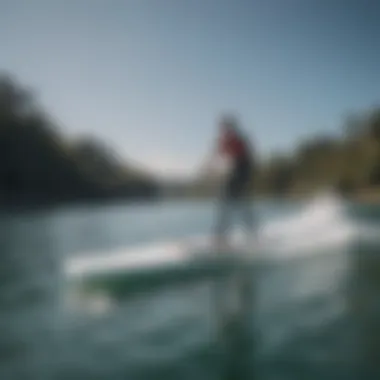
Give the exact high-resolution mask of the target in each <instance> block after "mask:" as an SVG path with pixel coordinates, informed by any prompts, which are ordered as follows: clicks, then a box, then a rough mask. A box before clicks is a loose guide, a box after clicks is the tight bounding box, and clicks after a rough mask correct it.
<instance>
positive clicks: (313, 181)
mask: <svg viewBox="0 0 380 380" xmlns="http://www.w3.org/2000/svg"><path fill="white" fill-rule="evenodd" d="M338 132H339V133H338V134H337V136H335V137H333V136H328V135H324V136H315V137H313V138H310V139H309V140H306V141H302V142H300V143H299V145H298V146H296V147H295V149H294V150H293V151H292V152H291V153H290V154H288V155H274V156H273V157H272V158H271V159H270V160H268V161H267V162H265V163H263V164H262V165H260V166H259V168H258V171H257V175H256V179H255V186H254V188H255V189H256V191H257V192H259V193H260V192H263V193H270V194H279V195H286V194H298V193H306V194H307V193H310V192H313V191H315V190H318V189H323V188H330V189H334V190H336V191H338V192H340V193H341V194H343V195H352V194H355V193H356V192H359V191H361V190H363V189H364V190H365V189H373V188H377V187H378V186H379V185H380V108H377V107H373V108H370V109H367V110H364V111H362V112H358V113H356V114H352V115H350V116H349V117H347V119H346V120H345V122H344V123H343V125H342V126H341V127H340V130H338Z"/></svg>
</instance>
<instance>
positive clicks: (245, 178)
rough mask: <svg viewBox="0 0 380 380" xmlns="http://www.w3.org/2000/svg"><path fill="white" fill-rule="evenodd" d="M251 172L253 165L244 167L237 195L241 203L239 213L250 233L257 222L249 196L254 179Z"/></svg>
mask: <svg viewBox="0 0 380 380" xmlns="http://www.w3.org/2000/svg"><path fill="white" fill-rule="evenodd" d="M251 171H252V169H251V165H249V164H248V163H247V164H245V165H242V168H241V171H240V176H239V181H238V186H237V194H236V197H237V198H238V203H239V212H240V215H241V217H242V221H243V223H244V225H245V227H246V228H247V230H248V231H253V229H254V222H255V221H254V215H253V211H252V207H251V204H250V203H251V202H250V194H249V189H250V182H251V179H252V173H251Z"/></svg>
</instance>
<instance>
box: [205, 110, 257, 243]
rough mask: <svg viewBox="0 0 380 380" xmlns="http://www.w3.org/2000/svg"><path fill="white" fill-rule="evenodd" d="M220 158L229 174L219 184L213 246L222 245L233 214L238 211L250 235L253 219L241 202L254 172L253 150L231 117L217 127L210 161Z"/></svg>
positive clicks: (247, 206) (226, 117)
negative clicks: (227, 167)
mask: <svg viewBox="0 0 380 380" xmlns="http://www.w3.org/2000/svg"><path fill="white" fill-rule="evenodd" d="M215 156H219V157H220V156H222V157H225V158H227V159H228V162H229V172H228V175H227V178H226V181H225V183H224V184H223V188H222V194H221V204H220V209H219V215H218V218H217V224H216V231H215V232H216V238H217V244H218V246H220V247H223V246H224V245H225V244H226V242H227V241H226V233H227V230H228V228H229V227H230V223H231V217H232V213H233V211H235V210H236V209H238V210H239V211H240V213H241V215H242V216H243V219H244V221H245V224H246V226H247V227H248V228H249V229H250V230H252V231H253V215H252V212H251V208H250V206H249V203H248V202H243V201H244V199H245V197H246V196H247V195H248V191H249V188H250V184H251V181H252V175H253V170H254V155H253V150H252V147H251V145H250V142H249V141H248V139H247V137H246V136H244V135H243V133H242V132H241V130H240V127H239V123H238V121H237V120H236V119H235V118H234V117H232V116H225V117H223V118H222V119H221V121H220V124H219V138H218V141H217V146H216V149H215V150H214V152H213V155H212V159H213V158H215Z"/></svg>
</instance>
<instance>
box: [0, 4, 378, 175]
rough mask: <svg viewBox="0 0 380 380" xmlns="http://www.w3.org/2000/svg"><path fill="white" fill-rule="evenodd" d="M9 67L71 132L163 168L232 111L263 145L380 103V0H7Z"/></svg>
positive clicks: (179, 165)
mask: <svg viewBox="0 0 380 380" xmlns="http://www.w3.org/2000/svg"><path fill="white" fill-rule="evenodd" d="M0 10H1V11H0V46H1V55H0V68H1V69H5V70H7V71H10V72H12V73H14V74H15V75H16V76H17V77H18V79H19V80H20V81H21V82H22V83H25V84H27V85H31V86H33V87H34V88H35V89H36V90H37V91H38V94H39V96H40V100H41V102H42V103H43V104H44V105H45V106H46V108H47V109H48V110H49V111H50V112H51V114H52V115H53V116H54V117H55V118H56V119H57V120H58V122H59V125H60V126H61V128H62V130H63V132H64V133H65V134H68V135H69V136H77V135H83V134H91V135H95V136H97V137H98V138H100V139H102V140H104V141H105V142H106V143H108V144H110V145H112V146H113V147H115V149H116V150H117V151H118V152H119V153H120V155H121V156H123V157H125V158H127V159H131V160H133V161H136V162H138V163H141V164H143V165H145V166H147V167H149V168H152V169H153V170H156V171H158V173H160V174H162V175H166V176H171V175H175V174H182V175H186V174H191V173H192V172H194V170H196V169H197V167H198V165H199V163H200V162H201V160H202V158H203V157H204V156H205V155H206V153H207V149H208V148H209V146H210V144H211V143H212V139H213V137H214V134H215V132H216V129H215V122H216V120H217V118H218V116H219V115H220V114H221V113H223V112H224V111H233V112H236V113H237V114H238V115H240V117H241V120H242V123H243V126H244V128H245V130H246V131H247V132H248V134H249V135H250V136H251V137H252V138H253V139H254V140H255V141H256V143H257V146H258V150H259V151H260V153H261V154H263V155H266V154H268V153H270V152H272V151H274V150H288V149H290V148H291V147H292V146H294V144H296V143H297V141H299V139H301V138H304V137H307V136H313V135H315V134H318V133H324V132H326V131H327V132H332V133H334V132H335V131H337V128H339V126H340V125H341V122H342V118H343V117H344V116H345V115H346V114H347V112H350V111H351V110H360V109H362V108H367V107H369V106H372V105H374V104H376V103H378V102H379V100H380V50H379V42H380V24H379V23H378V20H379V16H380V3H378V2H376V1H370V0H363V1H359V0H357V1H351V0H344V1H343V0H342V1H341V0H260V1H259V0H228V1H227V0H33V1H30V0H29V1H28V0H0Z"/></svg>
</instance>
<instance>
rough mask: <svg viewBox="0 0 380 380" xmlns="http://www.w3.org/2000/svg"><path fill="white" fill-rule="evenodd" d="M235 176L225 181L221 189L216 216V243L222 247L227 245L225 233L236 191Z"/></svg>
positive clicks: (229, 223)
mask: <svg viewBox="0 0 380 380" xmlns="http://www.w3.org/2000/svg"><path fill="white" fill-rule="evenodd" d="M237 184H238V181H237V176H236V173H235V172H234V173H232V175H231V177H230V178H229V179H228V180H227V182H226V185H225V187H224V189H223V192H222V195H221V198H220V205H219V209H218V216H217V222H216V231H215V232H216V238H217V241H218V242H219V243H220V244H221V245H222V246H223V245H225V244H226V243H227V233H228V229H229V228H230V225H231V218H232V216H233V211H234V208H235V207H236V205H235V198H236V190H237Z"/></svg>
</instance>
